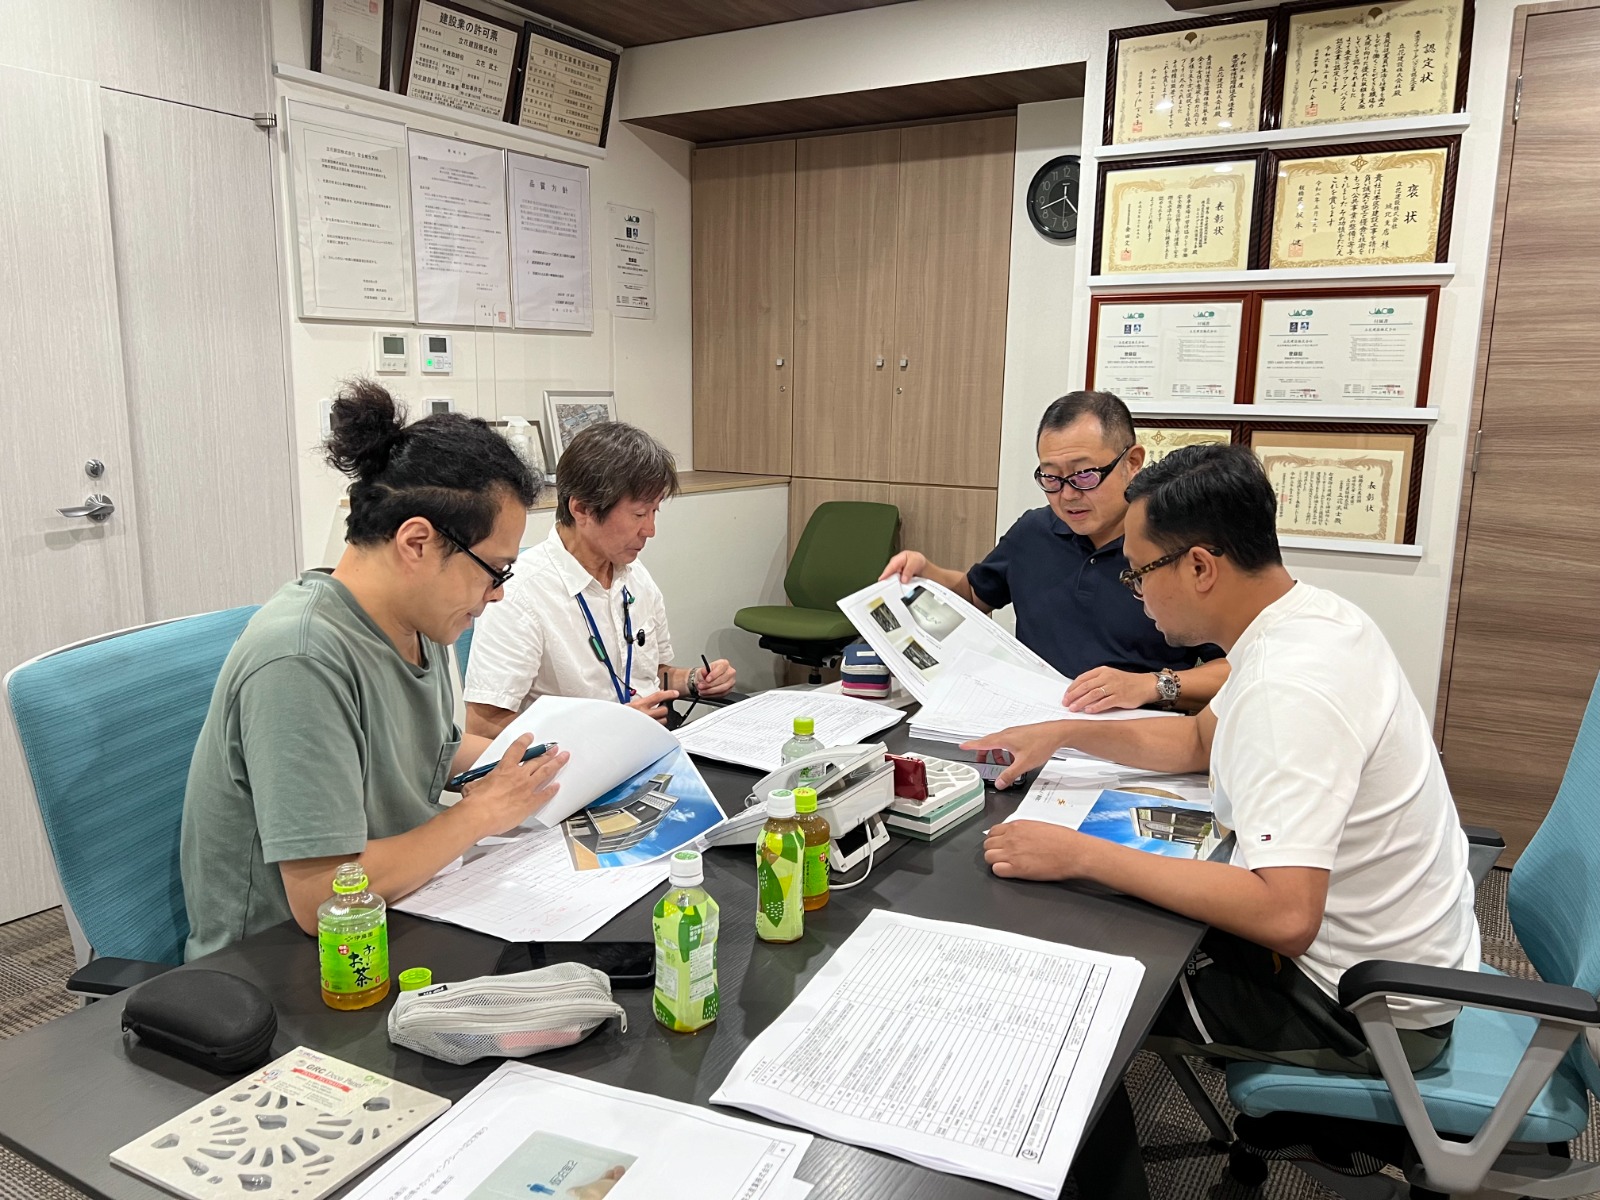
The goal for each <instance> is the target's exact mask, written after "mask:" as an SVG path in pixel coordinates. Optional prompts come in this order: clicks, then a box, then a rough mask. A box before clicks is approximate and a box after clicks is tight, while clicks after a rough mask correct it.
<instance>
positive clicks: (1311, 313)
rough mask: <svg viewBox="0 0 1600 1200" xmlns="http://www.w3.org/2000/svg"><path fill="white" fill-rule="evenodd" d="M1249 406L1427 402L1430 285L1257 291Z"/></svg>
mask: <svg viewBox="0 0 1600 1200" xmlns="http://www.w3.org/2000/svg"><path fill="white" fill-rule="evenodd" d="M1257 298H1258V303H1259V309H1258V311H1257V315H1256V319H1255V321H1254V326H1255V329H1256V353H1255V369H1254V371H1253V372H1252V387H1251V399H1252V400H1253V401H1254V402H1255V403H1256V404H1341V405H1371V406H1372V407H1375V408H1422V407H1425V406H1426V405H1427V403H1428V375H1429V372H1430V369H1431V367H1432V363H1433V332H1434V326H1435V323H1436V322H1437V320H1438V308H1439V289H1438V288H1437V287H1416V288H1385V289H1384V290H1382V291H1363V290H1360V289H1356V290H1351V289H1341V288H1322V289H1313V290H1308V291H1287V292H1261V293H1258V297H1257Z"/></svg>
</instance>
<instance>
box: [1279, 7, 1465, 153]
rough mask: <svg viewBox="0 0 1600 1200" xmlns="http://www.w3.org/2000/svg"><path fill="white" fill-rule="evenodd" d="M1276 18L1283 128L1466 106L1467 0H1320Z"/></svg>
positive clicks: (1423, 113)
mask: <svg viewBox="0 0 1600 1200" xmlns="http://www.w3.org/2000/svg"><path fill="white" fill-rule="evenodd" d="M1280 19H1281V20H1282V22H1283V25H1282V29H1283V32H1282V35H1281V36H1280V37H1279V39H1278V40H1279V43H1280V44H1281V45H1282V47H1283V50H1282V55H1281V63H1280V66H1279V70H1280V71H1281V72H1282V75H1283V78H1282V82H1281V84H1280V85H1279V90H1280V94H1281V95H1282V97H1283V118H1282V125H1283V127H1284V128H1285V129H1296V128H1302V127H1305V126H1310V125H1337V124H1342V123H1344V122H1347V121H1377V120H1383V119H1384V118H1388V117H1421V116H1432V115H1435V114H1438V113H1449V112H1460V111H1461V110H1463V109H1464V108H1466V104H1467V54H1468V49H1469V47H1470V46H1471V45H1472V0H1377V3H1368V4H1359V5H1351V4H1349V3H1348V0H1345V2H1343V3H1338V4H1329V3H1327V2H1326V0H1319V2H1318V3H1315V4H1294V5H1288V6H1286V7H1285V8H1284V9H1283V10H1282V16H1281V18H1280Z"/></svg>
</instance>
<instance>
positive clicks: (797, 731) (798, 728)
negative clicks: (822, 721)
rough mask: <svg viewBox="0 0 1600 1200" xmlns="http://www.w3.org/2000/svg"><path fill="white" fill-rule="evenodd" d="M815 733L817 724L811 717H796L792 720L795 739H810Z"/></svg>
mask: <svg viewBox="0 0 1600 1200" xmlns="http://www.w3.org/2000/svg"><path fill="white" fill-rule="evenodd" d="M816 732H817V722H816V719H815V718H813V717H796V718H795V719H794V735H795V737H812V736H814V735H815V734H816Z"/></svg>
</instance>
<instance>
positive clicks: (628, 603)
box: [577, 588, 637, 704]
mask: <svg viewBox="0 0 1600 1200" xmlns="http://www.w3.org/2000/svg"><path fill="white" fill-rule="evenodd" d="M577 601H578V607H579V608H581V609H582V610H583V619H584V620H585V621H586V622H588V625H589V649H590V651H591V652H593V654H594V656H595V658H597V659H599V660H600V663H601V665H602V666H604V667H605V669H606V674H607V675H609V676H610V677H611V689H612V691H614V692H615V693H616V695H617V703H619V704H627V703H628V702H629V701H630V700H632V699H633V697H634V696H635V695H636V694H637V693H636V692H635V691H634V689H633V687H632V684H633V647H634V640H633V596H632V595H631V594H630V593H629V592H628V589H627V588H623V589H622V640H623V641H625V642H626V643H627V644H628V653H627V659H626V662H625V664H624V666H623V672H622V677H621V678H620V679H619V678H617V668H616V667H615V666H614V665H613V664H612V661H611V653H610V652H609V651H608V650H607V649H606V643H605V639H604V638H602V637H601V636H600V627H599V626H598V625H596V624H595V620H594V613H592V612H591V611H589V602H588V601H587V600H585V599H584V598H583V593H582V592H579V593H578V595H577Z"/></svg>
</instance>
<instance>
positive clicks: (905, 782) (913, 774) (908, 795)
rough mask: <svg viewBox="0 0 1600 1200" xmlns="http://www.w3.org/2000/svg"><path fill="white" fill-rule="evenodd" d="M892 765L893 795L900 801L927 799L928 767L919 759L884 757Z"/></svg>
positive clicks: (893, 755)
mask: <svg viewBox="0 0 1600 1200" xmlns="http://www.w3.org/2000/svg"><path fill="white" fill-rule="evenodd" d="M884 757H886V758H887V759H888V760H889V761H890V762H892V763H893V764H894V794H895V795H896V796H899V797H900V799H902V800H926V799H927V798H928V765H927V764H926V763H925V762H923V761H922V760H921V759H920V758H905V757H903V756H902V755H899V754H888V755H885V756H884Z"/></svg>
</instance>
